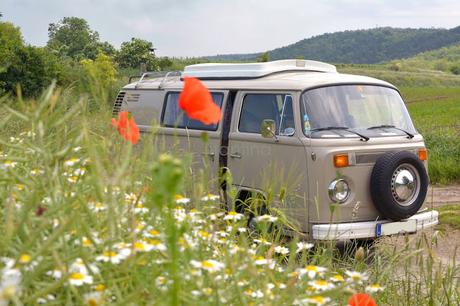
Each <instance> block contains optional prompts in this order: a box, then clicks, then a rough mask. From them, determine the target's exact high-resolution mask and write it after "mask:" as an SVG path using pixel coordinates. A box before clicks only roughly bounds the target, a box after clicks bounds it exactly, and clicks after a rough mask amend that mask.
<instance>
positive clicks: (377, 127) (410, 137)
mask: <svg viewBox="0 0 460 306" xmlns="http://www.w3.org/2000/svg"><path fill="white" fill-rule="evenodd" d="M386 128H391V129H396V130H399V131H401V132H404V133H406V135H407V138H409V139H412V138H414V134H412V133H410V132H408V131H406V130H404V129H401V128H399V127H396V126H394V125H390V124H382V125H376V126H371V127H368V128H367V129H368V130H375V129H386Z"/></svg>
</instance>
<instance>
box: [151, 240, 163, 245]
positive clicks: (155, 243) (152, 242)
mask: <svg viewBox="0 0 460 306" xmlns="http://www.w3.org/2000/svg"><path fill="white" fill-rule="evenodd" d="M148 242H149V244H151V245H159V244H160V243H161V241H160V240H158V239H150V240H149V241H148Z"/></svg>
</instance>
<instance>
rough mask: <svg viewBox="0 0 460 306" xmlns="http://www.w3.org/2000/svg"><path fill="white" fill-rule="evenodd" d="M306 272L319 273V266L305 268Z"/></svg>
mask: <svg viewBox="0 0 460 306" xmlns="http://www.w3.org/2000/svg"><path fill="white" fill-rule="evenodd" d="M305 270H307V271H313V272H317V271H318V267H317V266H306V267H305Z"/></svg>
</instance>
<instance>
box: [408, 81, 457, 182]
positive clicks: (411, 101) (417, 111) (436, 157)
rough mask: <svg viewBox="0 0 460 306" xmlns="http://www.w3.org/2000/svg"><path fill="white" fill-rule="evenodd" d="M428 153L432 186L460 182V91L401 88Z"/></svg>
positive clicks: (455, 89) (452, 89) (451, 89)
mask: <svg viewBox="0 0 460 306" xmlns="http://www.w3.org/2000/svg"><path fill="white" fill-rule="evenodd" d="M402 93H403V96H404V97H405V99H406V101H407V102H408V108H409V111H410V114H411V116H412V118H413V120H414V123H415V126H416V128H417V129H418V130H419V132H420V133H422V134H423V135H424V137H425V142H426V145H427V147H428V150H429V162H428V166H429V174H430V179H431V182H432V183H441V184H452V183H459V182H460V89H459V88H402Z"/></svg>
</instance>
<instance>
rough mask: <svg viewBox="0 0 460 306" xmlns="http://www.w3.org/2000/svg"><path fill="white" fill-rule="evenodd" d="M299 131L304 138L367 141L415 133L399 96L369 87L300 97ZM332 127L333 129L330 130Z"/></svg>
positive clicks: (323, 90)
mask: <svg viewBox="0 0 460 306" xmlns="http://www.w3.org/2000/svg"><path fill="white" fill-rule="evenodd" d="M301 112H302V129H303V130H304V133H305V135H306V136H308V137H313V138H324V137H359V136H358V135H356V133H353V132H352V131H355V132H356V131H357V132H359V133H360V134H363V135H366V136H369V137H378V136H395V135H407V133H409V134H412V133H416V131H415V128H414V125H413V124H412V121H411V119H410V116H409V113H408V112H407V109H406V106H405V105H404V101H403V100H402V98H401V96H400V95H399V93H398V92H397V91H396V90H394V89H391V88H388V87H382V86H372V85H337V86H329V87H322V88H316V89H312V90H309V91H306V92H304V93H303V94H302V97H301ZM334 127H336V128H334Z"/></svg>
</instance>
